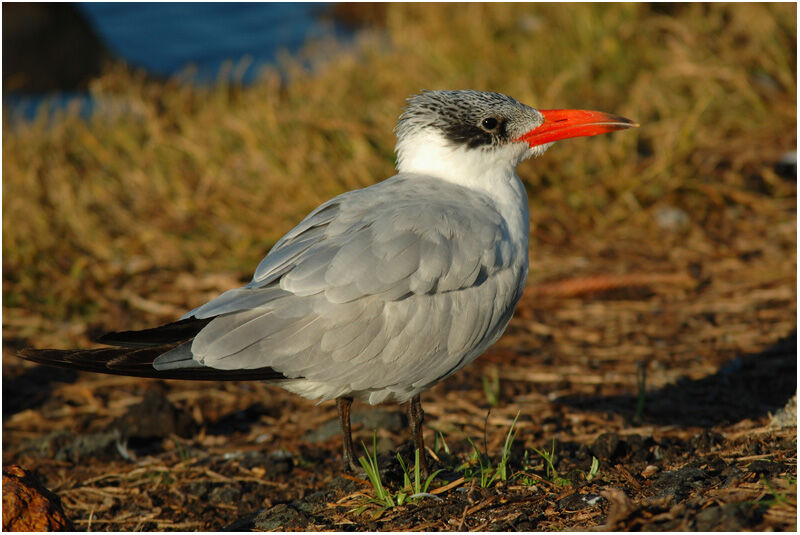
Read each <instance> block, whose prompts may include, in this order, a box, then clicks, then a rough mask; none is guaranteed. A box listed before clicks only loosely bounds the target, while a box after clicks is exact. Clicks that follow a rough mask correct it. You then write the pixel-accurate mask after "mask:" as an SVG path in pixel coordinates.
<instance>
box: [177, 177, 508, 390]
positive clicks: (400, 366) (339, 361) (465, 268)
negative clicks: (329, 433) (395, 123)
mask: <svg viewBox="0 0 800 535" xmlns="http://www.w3.org/2000/svg"><path fill="white" fill-rule="evenodd" d="M508 241H509V240H508V229H507V227H506V223H505V221H504V219H503V218H502V217H501V216H500V214H499V213H498V212H497V211H496V210H495V209H494V208H493V204H492V203H491V202H490V201H489V200H488V199H487V198H486V197H484V196H483V194H481V193H478V192H474V191H470V190H467V189H465V188H461V187H458V186H455V185H451V184H448V183H446V182H443V181H441V180H437V179H432V178H424V177H418V176H409V175H398V176H397V177H394V178H392V179H389V180H387V181H384V182H383V183H380V184H377V185H376V186H372V187H370V188H366V189H364V190H359V191H356V192H350V193H347V194H344V195H341V196H339V197H337V198H335V199H333V200H331V201H329V202H328V203H326V204H324V205H322V206H321V207H320V208H318V209H317V210H315V211H314V212H312V213H311V214H310V215H309V216H308V217H307V218H306V219H305V220H303V222H301V223H300V224H299V225H298V226H297V227H295V229H293V230H292V231H290V232H289V233H288V234H287V235H286V236H285V237H284V238H282V239H281V240H280V241H279V242H278V243H277V244H276V245H275V247H273V249H272V250H271V251H270V252H269V254H268V255H267V256H266V257H265V258H264V260H262V261H261V263H260V264H259V266H258V268H257V269H256V272H255V274H254V276H253V280H252V281H251V282H250V283H249V284H247V285H246V286H244V287H242V288H238V289H236V290H231V291H229V292H226V293H224V294H222V295H221V296H220V297H218V298H216V299H214V300H212V301H210V302H209V303H207V304H205V305H203V306H201V307H199V308H198V309H196V310H195V311H194V314H195V315H196V317H198V318H209V317H214V316H215V317H214V319H213V320H212V321H211V322H210V323H209V324H208V325H207V326H206V327H205V328H203V329H202V330H201V331H200V332H199V333H198V334H197V336H196V337H195V339H194V342H193V343H192V346H191V351H192V354H193V358H194V359H195V360H196V361H198V362H200V363H202V364H203V365H204V366H209V367H212V368H218V369H224V370H233V369H246V368H264V367H269V368H271V369H274V370H276V371H277V372H279V373H281V374H282V375H283V376H285V377H290V378H291V377H303V378H305V379H306V380H308V381H311V382H319V383H320V384H329V385H331V388H330V390H329V391H330V392H331V394H325V395H331V396H333V395H334V394H333V393H334V392H343V391H347V390H348V389H350V390H359V391H371V392H374V395H370V396H369V399H370V401H373V400H379V399H383V398H384V397H385V396H386V395H388V394H385V393H384V394H379V393H378V391H381V390H388V391H393V392H398V393H400V394H398V395H401V394H402V393H404V392H407V391H410V389H412V388H416V387H417V386H418V385H421V384H423V385H428V384H432V383H433V382H435V380H436V379H438V378H439V377H440V376H444V375H447V374H449V373H452V371H454V369H457V367H458V366H459V363H460V362H462V361H464V359H465V358H469V359H471V358H474V356H477V354H475V355H473V353H476V352H482V351H483V350H484V349H485V347H483V346H485V341H486V340H487V339H488V338H492V337H493V336H494V333H495V331H498V330H499V331H502V329H503V328H504V327H505V324H504V323H503V324H502V325H499V324H498V321H499V320H502V319H504V317H503V314H502V312H504V311H505V309H507V308H509V306H513V304H514V303H515V302H516V300H515V299H516V298H518V296H516V298H513V299H514V302H513V303H509V302H501V301H502V299H498V286H497V282H496V280H497V279H507V278H509V279H510V278H513V279H515V280H516V278H517V276H516V275H514V274H513V273H512V272H513V270H514V269H513V268H514V266H512V265H511V262H512V258H513V256H514V255H513V254H512V252H513V251H512V250H511V249H510V245H509V244H508ZM505 287H510V283H509V284H508V285H506V286H504V288H505ZM504 295H505V294H504ZM509 299H512V298H509ZM509 299H506V301H509ZM501 309H502V310H501ZM506 321H507V320H506ZM162 365H163V366H170V365H173V362H172V361H167V360H164V361H163V363H162ZM174 365H175V366H183V365H186V363H185V362H184V361H182V360H180V359H175V360H174ZM336 395H339V394H336Z"/></svg>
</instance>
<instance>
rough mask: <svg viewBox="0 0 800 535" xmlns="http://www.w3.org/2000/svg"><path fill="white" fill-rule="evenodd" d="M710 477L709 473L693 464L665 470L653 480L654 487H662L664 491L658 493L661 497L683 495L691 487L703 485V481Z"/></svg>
mask: <svg viewBox="0 0 800 535" xmlns="http://www.w3.org/2000/svg"><path fill="white" fill-rule="evenodd" d="M708 478H709V475H708V473H706V472H705V471H703V470H701V469H699V468H694V467H692V466H685V467H683V468H681V469H680V470H675V471H671V472H663V473H662V474H661V475H659V476H658V478H657V479H656V480H655V481H654V482H653V487H654V488H656V489H661V491H662V492H659V493H658V496H659V497H665V496H669V495H674V496H676V497H683V496H685V495H686V493H687V492H688V491H689V490H690V489H692V488H700V487H702V486H703V484H704V483H703V482H704V481H706V480H707V479H708Z"/></svg>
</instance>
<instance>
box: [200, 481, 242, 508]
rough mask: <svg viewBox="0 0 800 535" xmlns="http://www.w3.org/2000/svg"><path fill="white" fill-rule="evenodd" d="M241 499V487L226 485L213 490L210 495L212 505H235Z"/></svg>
mask: <svg viewBox="0 0 800 535" xmlns="http://www.w3.org/2000/svg"><path fill="white" fill-rule="evenodd" d="M241 497H242V491H241V489H239V487H235V486H233V485H224V486H222V487H216V488H215V489H214V490H212V491H211V493H210V494H209V495H208V500H209V501H210V502H212V503H225V504H235V503H236V502H238V501H239V499H240V498H241Z"/></svg>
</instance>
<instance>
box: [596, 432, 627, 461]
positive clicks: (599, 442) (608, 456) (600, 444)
mask: <svg viewBox="0 0 800 535" xmlns="http://www.w3.org/2000/svg"><path fill="white" fill-rule="evenodd" d="M619 443H620V440H619V436H618V435H617V434H616V433H603V434H602V435H600V436H599V437H597V438H596V439H595V441H594V442H592V446H591V449H592V453H593V454H594V456H595V457H597V458H598V459H603V460H607V461H610V460H612V459H613V458H614V456H615V455H616V454H617V450H618V449H619Z"/></svg>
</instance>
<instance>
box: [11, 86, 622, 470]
mask: <svg viewBox="0 0 800 535" xmlns="http://www.w3.org/2000/svg"><path fill="white" fill-rule="evenodd" d="M634 126H637V125H636V124H635V123H633V122H632V121H630V120H629V119H625V118H623V117H617V116H615V115H610V114H607V113H601V112H594V111H583V110H536V109H534V108H531V107H528V106H525V105H524V104H521V103H519V102H517V101H516V100H514V99H513V98H511V97H508V96H505V95H502V94H499V93H487V92H482V91H472V90H465V91H424V92H422V93H421V94H419V95H415V96H412V97H411V98H409V99H408V105H407V107H406V110H405V112H404V113H403V114H402V115H401V116H400V121H399V123H398V125H397V130H396V132H397V147H396V152H397V170H398V173H397V174H396V175H395V176H393V177H391V178H388V179H386V180H384V181H382V182H379V183H377V184H375V185H372V186H369V187H366V188H363V189H360V190H355V191H349V192H347V193H344V194H342V195H339V196H338V197H335V198H333V199H331V200H330V201H328V202H326V203H324V204H323V205H321V206H320V207H319V208H317V209H316V210H314V211H313V212H311V214H309V215H308V216H307V217H306V218H305V219H303V221H301V222H300V224H299V225H297V226H296V227H295V228H293V229H292V230H291V231H289V233H288V234H286V235H285V236H284V237H283V238H281V240H280V241H278V243H276V244H275V246H274V247H273V248H272V250H270V251H269V253H268V254H267V255H266V256H265V257H264V259H263V260H262V261H261V263H259V265H258V267H257V268H256V270H255V274H254V275H253V279H252V281H251V282H249V283H248V284H246V285H244V286H243V287H241V288H236V289H233V290H230V291H227V292H225V293H223V294H222V295H220V296H218V297H217V298H215V299H212V300H211V301H209V302H208V303H206V304H204V305H201V306H199V307H197V308H195V309H194V310H192V311H191V312H189V313H187V314H186V315H184V316H183V318H181V319H180V320H179V321H177V322H174V323H170V324H167V325H163V326H161V327H156V328H154V329H147V330H143V331H127V332H119V333H111V334H107V335H105V336H103V337H102V338H101V339H100V340H99V342H101V343H104V344H107V345H111V346H116V347H110V348H102V349H90V350H53V349H45V350H26V351H23V352H22V354H21V356H22V357H24V358H26V359H29V360H32V361H36V362H40V363H44V364H51V365H57V366H65V367H70V368H77V369H81V370H89V371H94V372H103V373H113V374H122V375H134V376H143V377H156V378H162V379H193V380H197V379H209V380H244V379H258V380H264V381H269V382H271V383H274V384H276V385H278V386H281V387H283V388H285V389H286V390H289V391H290V392H294V393H295V394H299V395H301V396H303V397H305V398H309V399H317V400H320V401H324V400H331V399H336V402H337V407H338V411H339V417H340V422H341V427H342V433H343V444H344V455H343V460H344V465H345V469H354V468H355V467H356V464H355V454H354V450H353V444H352V439H351V435H350V404H351V403H352V401H353V399H354V398H358V399H361V400H363V401H366V402H368V403H370V404H377V403H382V402H390V401H391V402H397V403H405V402H407V403H408V415H409V423H410V427H411V431H412V435H413V440H414V444H415V446H416V448H417V449H418V450H419V451H420V454H421V460H422V463H421V464H422V467H423V470H425V469H426V466H425V455H424V447H423V438H422V421H423V417H424V413H423V411H422V406H421V405H420V393H421V392H423V391H425V390H426V389H428V388H430V387H431V386H433V385H434V384H436V383H438V382H439V381H441V380H443V379H444V378H446V377H448V376H450V375H452V374H453V373H455V372H456V371H457V370H459V369H461V368H462V367H464V366H466V365H467V364H469V363H470V362H472V361H473V360H475V359H476V358H477V357H478V356H479V355H481V353H483V352H484V351H485V350H486V349H487V348H488V347H489V346H490V345H492V344H493V343H494V342H495V341H496V340H497V339H498V338H499V337H500V335H501V334H502V333H503V331H504V330H505V328H506V325H508V322H509V320H510V319H511V315H512V313H513V311H514V307H515V305H516V304H517V301H519V299H520V296H521V295H522V290H523V288H524V286H525V280H526V278H527V276H528V234H529V215H528V198H527V195H526V193H525V188H524V187H523V185H522V182H521V181H520V179H519V177H518V176H517V173H516V167H517V165H518V164H519V163H520V162H522V161H523V160H526V159H527V158H530V157H531V156H539V155H541V154H542V153H543V152H544V151H545V150H546V149H547V148H548V147H549V146H550V145H551V144H552V143H553V142H555V141H558V140H560V139H565V138H570V137H577V136H593V135H597V134H602V133H606V132H611V131H614V130H622V129H626V128H631V127H634ZM425 471H427V470H425Z"/></svg>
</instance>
